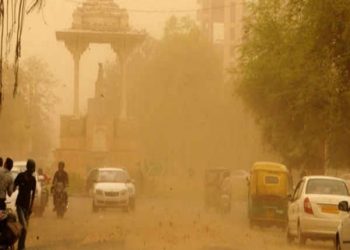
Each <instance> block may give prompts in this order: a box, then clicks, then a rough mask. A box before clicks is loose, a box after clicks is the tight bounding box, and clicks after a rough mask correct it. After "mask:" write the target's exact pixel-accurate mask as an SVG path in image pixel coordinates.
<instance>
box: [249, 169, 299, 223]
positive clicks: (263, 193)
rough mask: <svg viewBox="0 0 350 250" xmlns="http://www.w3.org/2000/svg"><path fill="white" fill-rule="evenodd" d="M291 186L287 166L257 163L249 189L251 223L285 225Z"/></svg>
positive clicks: (251, 176) (252, 172)
mask: <svg viewBox="0 0 350 250" xmlns="http://www.w3.org/2000/svg"><path fill="white" fill-rule="evenodd" d="M291 188H292V181H291V175H290V174H289V171H288V169H287V167H286V166H284V165H282V164H278V163H273V162H257V163H255V164H254V165H253V167H252V169H251V175H250V180H249V191H248V192H249V193H248V215H249V222H250V225H251V226H253V225H256V224H257V225H261V226H264V225H266V226H269V225H276V226H281V227H285V226H286V224H287V220H288V195H289V194H290V191H291Z"/></svg>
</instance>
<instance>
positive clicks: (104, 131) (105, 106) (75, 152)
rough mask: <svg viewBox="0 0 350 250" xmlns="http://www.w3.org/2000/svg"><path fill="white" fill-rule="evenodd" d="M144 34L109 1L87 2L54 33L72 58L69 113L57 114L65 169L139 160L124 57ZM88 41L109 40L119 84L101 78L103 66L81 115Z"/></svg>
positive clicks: (60, 156) (59, 151)
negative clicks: (82, 68) (82, 69)
mask: <svg viewBox="0 0 350 250" xmlns="http://www.w3.org/2000/svg"><path fill="white" fill-rule="evenodd" d="M145 36H146V35H145V33H143V32H138V31H134V30H132V29H131V27H130V26H129V16H128V13H127V11H126V10H125V9H122V8H120V7H119V6H118V5H117V4H116V3H114V2H113V0H86V1H85V2H84V3H83V4H82V6H81V7H79V8H77V9H76V10H75V11H74V13H73V24H72V27H71V28H70V29H68V30H64V31H57V32H56V38H57V40H58V41H62V42H64V44H65V46H66V48H67V50H68V52H69V53H70V54H71V55H72V59H73V62H74V76H73V77H72V78H73V84H74V93H73V96H74V105H73V114H72V115H69V116H62V117H61V129H60V145H59V148H58V149H57V150H56V151H55V158H56V161H60V160H63V161H65V162H66V165H67V168H68V169H69V171H72V172H76V173H82V174H83V173H86V171H87V170H89V169H90V168H93V167H99V166H123V167H126V168H130V169H132V168H133V167H134V166H136V165H137V164H138V163H139V162H140V161H141V160H142V159H141V153H140V152H141V150H140V148H139V143H138V136H137V131H138V129H137V123H136V122H135V121H134V120H133V119H132V118H131V117H129V116H128V93H127V82H126V81H125V70H126V60H127V58H128V56H129V55H130V53H131V52H132V51H133V50H134V49H135V48H136V47H137V46H139V45H140V44H141V43H142V42H143V40H144V38H145ZM90 44H109V45H110V46H111V49H112V51H113V53H115V56H116V60H117V62H118V63H117V65H119V66H118V68H117V69H116V70H119V72H120V76H121V77H120V80H119V81H120V82H118V85H119V86H118V88H117V83H115V84H110V83H108V82H106V81H105V79H104V78H105V77H104V72H103V66H102V64H100V65H98V67H99V73H98V76H97V80H96V83H95V96H94V97H93V98H91V99H89V100H88V109H87V113H86V114H81V113H80V111H79V86H80V81H79V75H80V73H84V72H80V59H81V56H82V55H83V53H84V52H85V51H86V49H87V48H88V47H89V45H90Z"/></svg>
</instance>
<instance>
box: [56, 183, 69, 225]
mask: <svg viewBox="0 0 350 250" xmlns="http://www.w3.org/2000/svg"><path fill="white" fill-rule="evenodd" d="M53 200H54V205H55V211H56V214H57V217H58V218H63V216H64V214H65V213H66V211H67V208H68V194H67V192H66V189H65V186H64V184H63V183H62V182H57V183H56V184H55V186H54V188H53Z"/></svg>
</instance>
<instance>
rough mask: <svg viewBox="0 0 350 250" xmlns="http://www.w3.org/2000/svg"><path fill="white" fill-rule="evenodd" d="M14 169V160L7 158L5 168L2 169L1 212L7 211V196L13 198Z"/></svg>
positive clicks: (0, 176) (0, 183)
mask: <svg viewBox="0 0 350 250" xmlns="http://www.w3.org/2000/svg"><path fill="white" fill-rule="evenodd" d="M12 167H13V160H12V159H11V158H7V159H6V161H5V165H4V167H2V168H0V210H6V194H7V195H8V196H11V195H12V193H13V178H12V175H11V169H12Z"/></svg>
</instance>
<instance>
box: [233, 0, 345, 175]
mask: <svg viewBox="0 0 350 250" xmlns="http://www.w3.org/2000/svg"><path fill="white" fill-rule="evenodd" d="M249 8H250V11H251V12H250V13H251V14H250V16H249V17H248V18H247V20H246V26H245V28H246V30H245V31H246V37H245V40H244V42H243V45H242V50H241V52H242V58H241V65H240V66H241V67H240V76H241V81H240V84H239V85H238V88H237V91H238V93H239V94H240V95H241V96H242V98H243V100H244V101H245V103H246V104H247V106H248V107H249V108H250V109H251V110H252V112H253V113H254V115H255V117H256V119H257V122H258V123H259V125H260V126H261V128H262V131H263V135H264V139H265V141H266V142H267V143H268V144H269V145H271V147H272V148H273V149H274V150H275V151H276V152H278V153H279V154H280V155H281V156H282V157H283V159H284V160H285V161H286V162H287V163H288V164H290V165H291V166H294V167H300V166H304V167H307V168H316V169H317V168H318V169H322V168H323V167H325V166H332V167H341V166H347V165H348V164H349V163H350V158H349V157H348V152H349V150H350V130H349V126H348V124H349V122H350V115H349V112H348V110H349V108H350V89H349V87H350V82H349V80H350V75H349V70H350V6H349V4H348V1H347V0H322V1H320V0H271V1H257V2H256V3H252V4H251V5H250V6H249Z"/></svg>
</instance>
